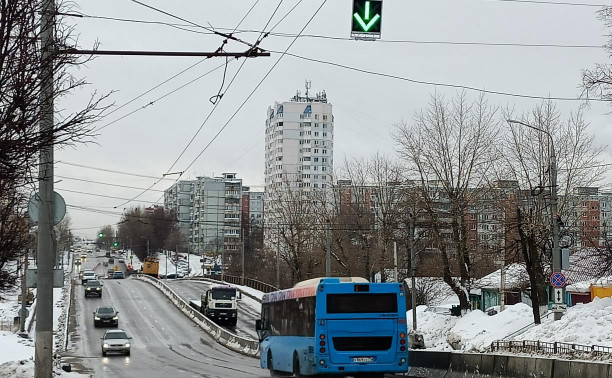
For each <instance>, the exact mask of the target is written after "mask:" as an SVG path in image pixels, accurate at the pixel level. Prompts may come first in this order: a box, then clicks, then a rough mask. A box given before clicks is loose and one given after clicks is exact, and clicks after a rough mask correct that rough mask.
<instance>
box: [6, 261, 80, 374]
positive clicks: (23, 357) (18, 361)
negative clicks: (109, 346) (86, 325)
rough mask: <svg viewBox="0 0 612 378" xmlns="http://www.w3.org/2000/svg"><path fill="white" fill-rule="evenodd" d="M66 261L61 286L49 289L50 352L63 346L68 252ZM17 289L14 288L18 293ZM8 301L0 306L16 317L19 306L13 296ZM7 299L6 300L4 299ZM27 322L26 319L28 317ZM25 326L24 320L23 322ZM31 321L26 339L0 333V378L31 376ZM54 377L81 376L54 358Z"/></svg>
mask: <svg viewBox="0 0 612 378" xmlns="http://www.w3.org/2000/svg"><path fill="white" fill-rule="evenodd" d="M66 255H67V256H68V263H67V264H66V265H65V266H64V269H65V275H64V287H63V288H54V289H53V330H54V346H55V347H54V349H55V351H54V355H58V354H59V353H61V352H63V351H64V349H65V345H66V336H67V324H66V320H67V316H68V311H69V303H70V301H69V298H70V292H71V275H70V273H71V271H72V262H71V261H70V254H69V253H66ZM19 290H20V289H18V290H17V292H19ZM10 299H11V300H10V302H12V304H10V305H7V304H5V305H4V306H3V307H4V308H6V307H8V308H10V309H11V310H10V311H9V314H12V316H17V313H18V311H19V308H20V306H19V305H18V304H17V295H14V297H10ZM7 302H8V301H7ZM34 308H35V303H34V304H32V306H31V310H30V318H33V315H34V311H33V310H34ZM28 322H29V320H28ZM26 325H27V323H26ZM35 327H36V325H35V322H34V323H33V324H32V332H31V333H30V335H29V337H28V338H22V337H20V336H18V335H17V334H16V333H13V332H0V378H4V377H12V378H26V377H33V376H34V339H35V336H36V334H35ZM54 375H55V376H62V377H74V378H77V377H84V375H81V374H76V373H67V372H64V371H62V370H61V369H60V366H59V360H57V359H56V360H55V369H54Z"/></svg>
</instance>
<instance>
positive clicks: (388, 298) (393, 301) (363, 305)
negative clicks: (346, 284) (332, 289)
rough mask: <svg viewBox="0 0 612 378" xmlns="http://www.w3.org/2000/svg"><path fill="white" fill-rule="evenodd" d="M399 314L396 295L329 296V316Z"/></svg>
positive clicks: (360, 294) (358, 294)
mask: <svg viewBox="0 0 612 378" xmlns="http://www.w3.org/2000/svg"><path fill="white" fill-rule="evenodd" d="M388 312H397V294H395V293H382V294H374V293H367V294H366V293H356V294H327V313H328V314H348V313H358V314H364V313H388Z"/></svg>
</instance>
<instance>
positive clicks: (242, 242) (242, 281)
mask: <svg viewBox="0 0 612 378" xmlns="http://www.w3.org/2000/svg"><path fill="white" fill-rule="evenodd" d="M240 239H241V240H240V241H241V243H240V244H241V245H240V248H241V254H242V276H241V277H240V284H241V285H242V286H244V269H245V267H244V235H243V232H242V230H240Z"/></svg>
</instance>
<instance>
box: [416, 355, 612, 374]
mask: <svg viewBox="0 0 612 378" xmlns="http://www.w3.org/2000/svg"><path fill="white" fill-rule="evenodd" d="M408 362H409V364H410V366H411V371H410V372H409V376H411V377H435V378H477V377H478V378H488V377H491V378H496V377H500V378H501V377H513V378H612V364H610V363H602V362H590V361H569V360H559V359H553V358H544V357H531V356H515V355H502V354H481V353H459V352H437V351H426V350H411V351H410V355H409V359H408Z"/></svg>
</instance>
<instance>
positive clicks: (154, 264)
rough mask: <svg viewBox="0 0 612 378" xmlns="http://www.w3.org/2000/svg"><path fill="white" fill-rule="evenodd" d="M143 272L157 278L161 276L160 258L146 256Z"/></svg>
mask: <svg viewBox="0 0 612 378" xmlns="http://www.w3.org/2000/svg"><path fill="white" fill-rule="evenodd" d="M142 274H147V275H149V276H153V277H155V278H157V277H158V276H159V259H158V258H156V257H145V259H144V261H143V262H142Z"/></svg>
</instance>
